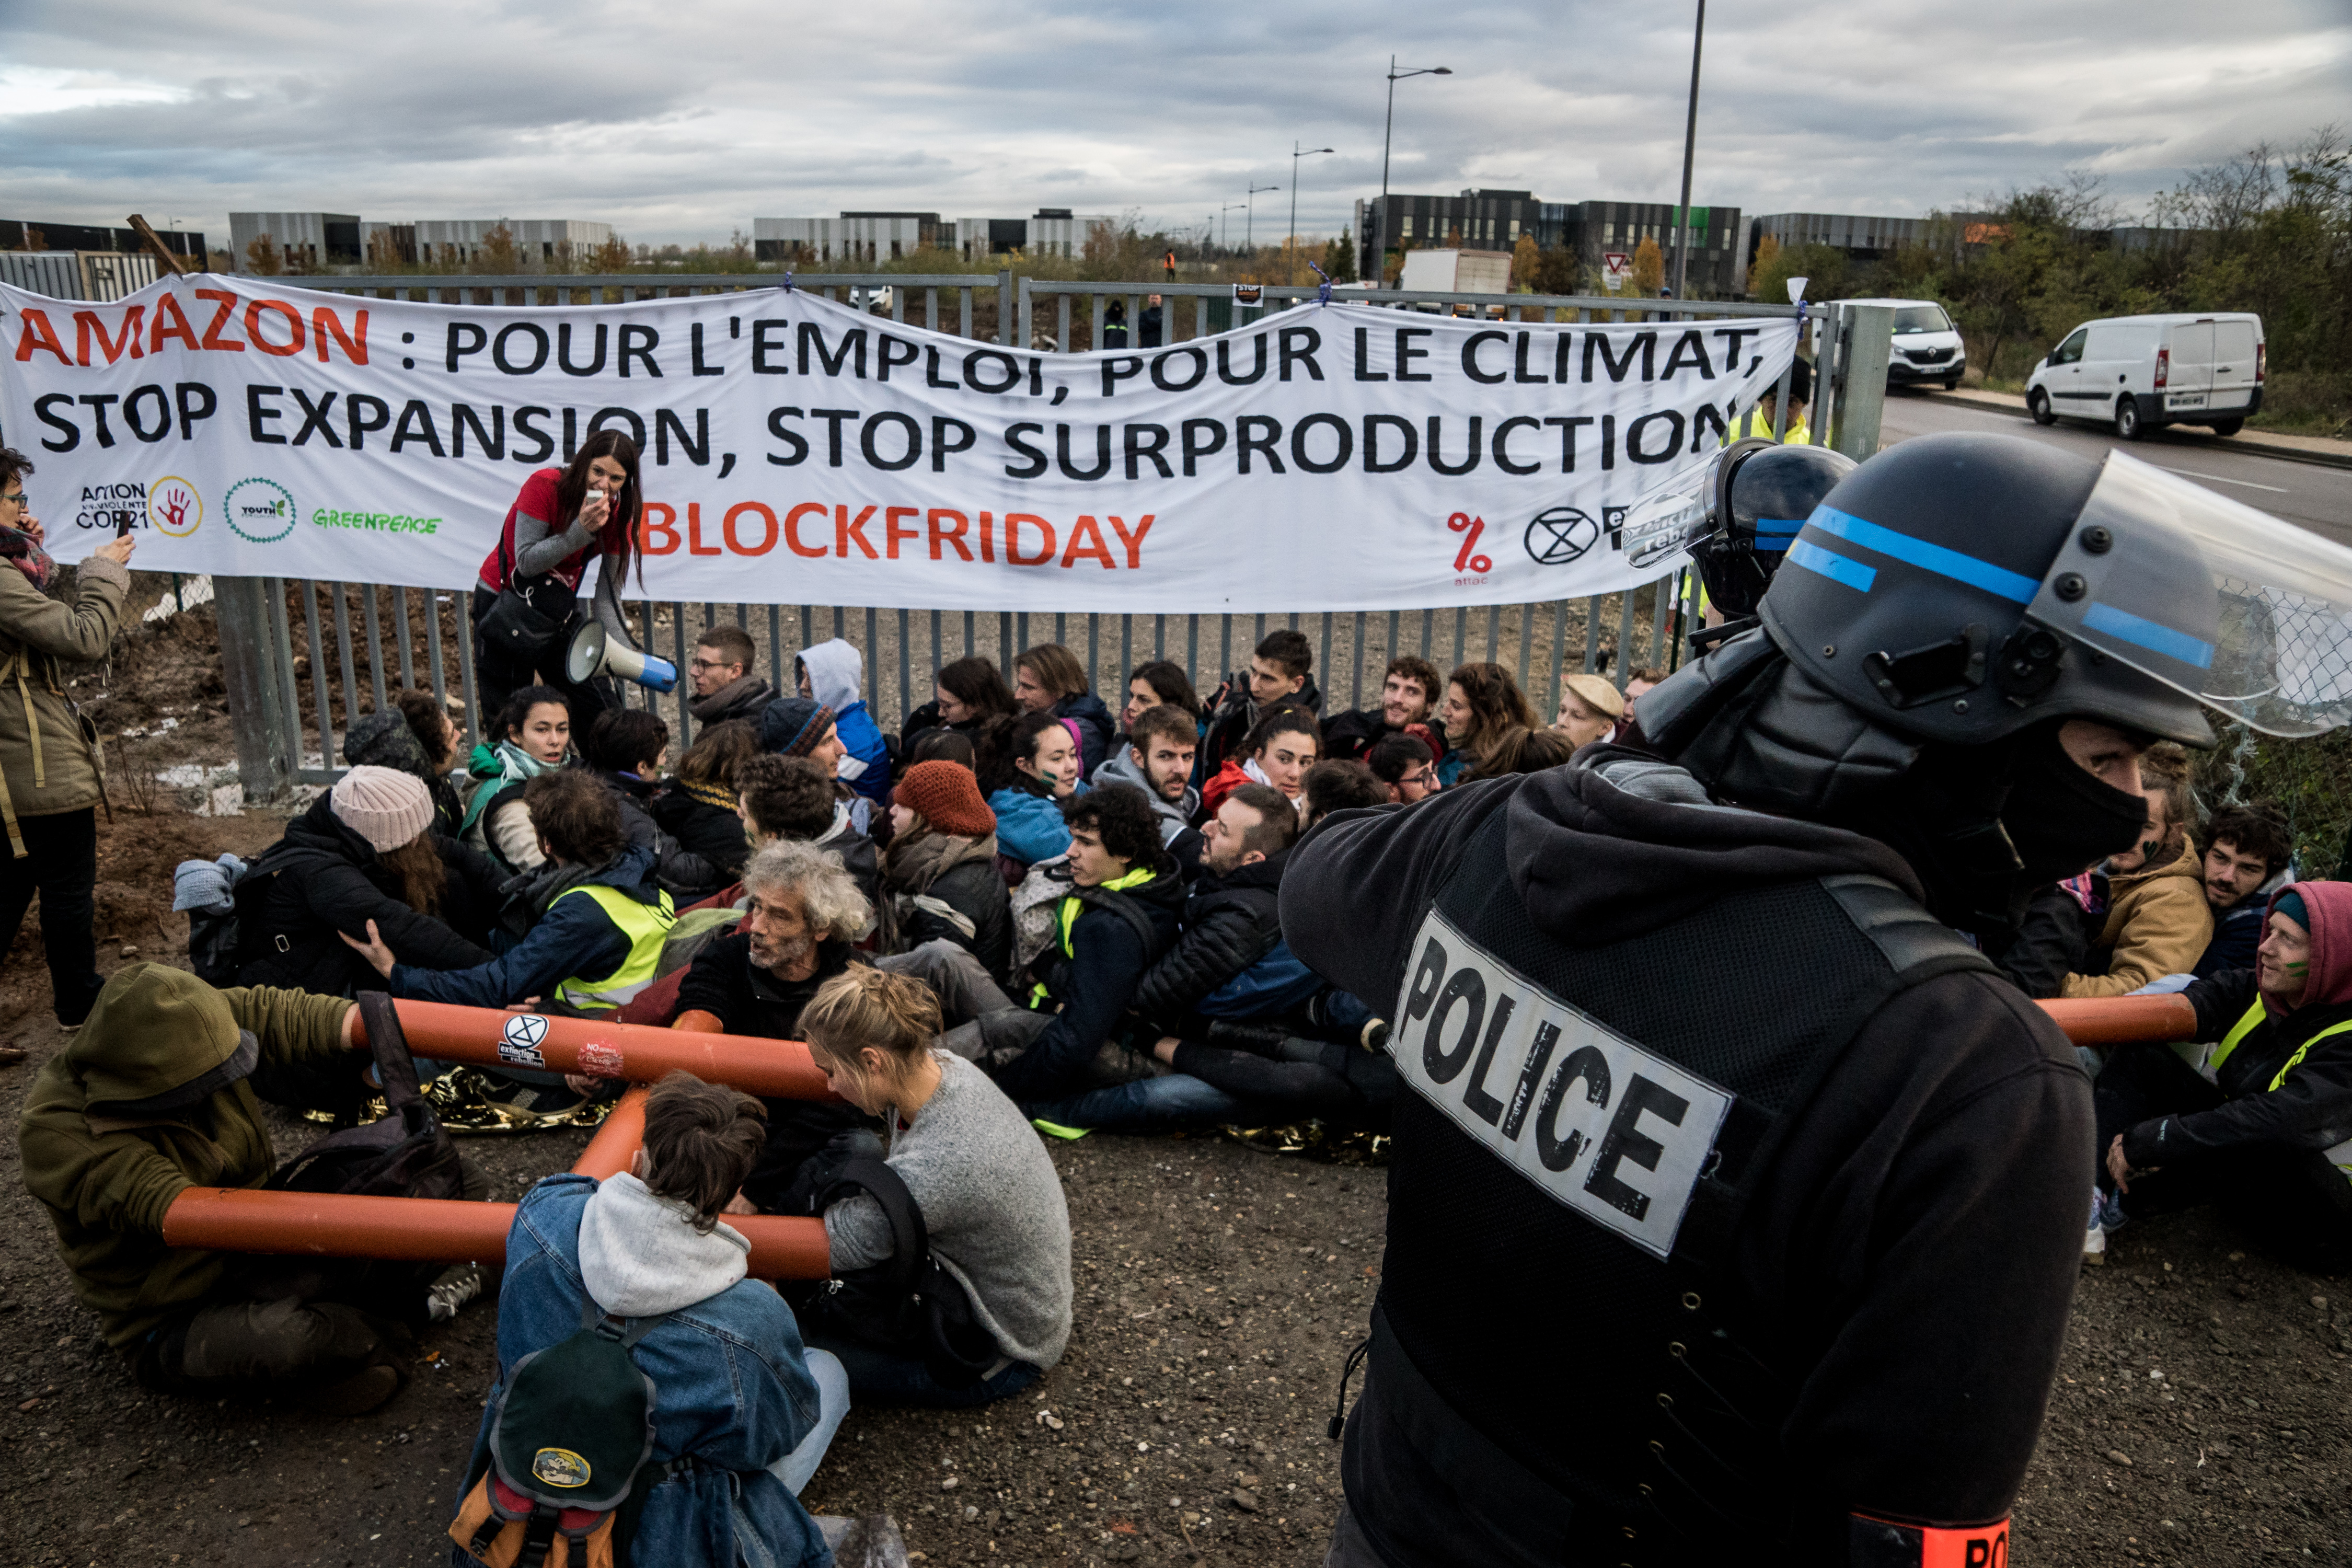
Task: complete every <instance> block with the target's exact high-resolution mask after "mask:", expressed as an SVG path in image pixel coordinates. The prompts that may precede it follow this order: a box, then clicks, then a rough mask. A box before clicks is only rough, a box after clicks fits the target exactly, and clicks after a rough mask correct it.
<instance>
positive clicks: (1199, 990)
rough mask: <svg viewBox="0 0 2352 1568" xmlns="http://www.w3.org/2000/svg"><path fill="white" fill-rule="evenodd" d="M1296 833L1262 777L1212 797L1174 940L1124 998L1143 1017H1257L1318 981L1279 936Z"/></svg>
mask: <svg viewBox="0 0 2352 1568" xmlns="http://www.w3.org/2000/svg"><path fill="white" fill-rule="evenodd" d="M1321 765H1323V764H1318V767H1319V766H1321ZM1334 765H1339V764H1334ZM1352 765H1354V766H1357V767H1361V766H1362V765H1363V764H1362V763H1355V764H1352ZM1298 834H1299V826H1298V814H1297V812H1296V811H1294V810H1292V809H1291V805H1290V802H1289V801H1288V800H1286V799H1285V798H1284V796H1283V794H1282V792H1281V791H1280V790H1277V789H1273V788H1270V787H1269V786H1267V785H1265V784H1243V785H1241V786H1240V787H1238V788H1237V789H1235V790H1234V792H1233V793H1232V794H1231V795H1227V796H1226V797H1225V798H1224V800H1223V803H1222V804H1221V805H1218V807H1217V812H1216V815H1215V816H1212V817H1211V818H1210V819H1209V821H1208V824H1207V826H1206V827H1205V828H1204V829H1203V831H1202V839H1203V847H1202V854H1201V876H1200V878H1199V879H1198V880H1196V881H1195V882H1194V883H1193V884H1192V891H1191V892H1190V893H1188V894H1187V895H1186V896H1185V899H1184V906H1183V910H1182V913H1181V918H1180V922H1179V931H1178V935H1177V937H1176V941H1175V942H1174V943H1173V945H1171V947H1170V948H1169V949H1168V951H1167V952H1164V953H1162V954H1160V957H1158V958H1157V959H1155V960H1153V961H1152V964H1151V967H1150V968H1149V969H1147V970H1146V971H1144V973H1143V976H1142V978H1141V979H1139V981H1137V982H1136V984H1135V995H1134V999H1133V1000H1132V1002H1130V1004H1129V1005H1130V1006H1131V1007H1132V1008H1133V1009H1134V1011H1135V1014H1136V1016H1138V1017H1139V1018H1140V1019H1142V1020H1143V1022H1144V1023H1145V1024H1146V1026H1149V1027H1150V1028H1151V1029H1152V1030H1154V1031H1155V1032H1157V1033H1160V1034H1163V1035H1173V1034H1181V1033H1185V1032H1188V1031H1190V1032H1193V1033H1197V1032H1198V1030H1197V1028H1196V1027H1195V1024H1196V1017H1195V1015H1198V1016H1200V1017H1208V1018H1258V1017H1266V1016H1272V1015H1275V1014H1278V1013H1280V1012H1282V1011H1283V1010H1284V1009H1286V1008H1287V1007H1289V1006H1291V1005H1294V1004H1296V1003H1298V1002H1301V1001H1304V1000H1305V999H1306V998H1307V996H1308V995H1310V994H1313V993H1314V992H1316V991H1318V990H1320V989H1321V988H1322V984H1323V983H1322V981H1321V980H1320V979H1318V977H1317V976H1316V975H1315V974H1314V973H1312V972H1310V971H1309V970H1307V968H1306V966H1305V965H1303V964H1301V963H1298V961H1297V959H1294V958H1292V957H1291V956H1290V950H1289V949H1288V948H1287V947H1285V946H1284V945H1283V942H1282V910H1281V900H1282V868H1283V867H1284V866H1285V865H1286V863H1287V862H1288V860H1289V858H1290V846H1291V844H1292V842H1293V841H1294V840H1295V839H1297V837H1298Z"/></svg>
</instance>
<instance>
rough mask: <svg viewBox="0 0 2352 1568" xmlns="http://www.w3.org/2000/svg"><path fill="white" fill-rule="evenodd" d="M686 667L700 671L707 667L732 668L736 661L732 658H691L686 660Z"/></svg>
mask: <svg viewBox="0 0 2352 1568" xmlns="http://www.w3.org/2000/svg"><path fill="white" fill-rule="evenodd" d="M686 668H688V669H691V670H694V671H696V672H697V673H699V672H701V671H703V670H706V669H732V668H735V662H734V660H732V659H715V658H689V659H688V660H687V661H686Z"/></svg>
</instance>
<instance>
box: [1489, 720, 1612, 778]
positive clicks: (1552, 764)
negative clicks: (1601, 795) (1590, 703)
mask: <svg viewBox="0 0 2352 1568" xmlns="http://www.w3.org/2000/svg"><path fill="white" fill-rule="evenodd" d="M1601 733H1602V734H1603V735H1604V736H1605V735H1606V734H1607V733H1608V725H1607V724H1606V723H1605V722H1604V723H1603V724H1602V726H1601ZM1576 752H1577V746H1576V742H1574V741H1572V740H1571V739H1570V737H1568V736H1567V735H1564V734H1562V733H1561V732H1560V731H1558V730H1522V729H1520V728H1519V727H1518V726H1517V725H1516V724H1515V725H1513V726H1512V727H1511V728H1509V729H1507V730H1506V731H1503V733H1502V734H1501V736H1500V737H1498V738H1497V739H1496V742H1495V746H1494V749H1493V750H1492V751H1490V752H1487V754H1486V761H1485V762H1483V763H1479V764H1478V765H1477V766H1476V767H1475V768H1473V769H1471V770H1470V772H1469V773H1468V774H1467V775H1466V776H1465V778H1464V780H1463V782H1464V783H1465V784H1475V783H1476V782H1478V781H1479V780H1480V779H1498V778H1501V777H1503V776H1504V775H1505V774H1506V773H1541V772H1543V770H1544V769H1546V768H1557V767H1560V766H1563V765H1564V764H1566V763H1569V762H1570V761H1572V760H1574V758H1575V756H1576Z"/></svg>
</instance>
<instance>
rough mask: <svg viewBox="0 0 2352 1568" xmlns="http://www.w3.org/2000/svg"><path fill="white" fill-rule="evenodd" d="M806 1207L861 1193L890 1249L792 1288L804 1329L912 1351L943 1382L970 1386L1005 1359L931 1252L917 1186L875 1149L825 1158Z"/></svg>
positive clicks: (818, 1209)
mask: <svg viewBox="0 0 2352 1568" xmlns="http://www.w3.org/2000/svg"><path fill="white" fill-rule="evenodd" d="M809 1186H810V1187H812V1188H813V1189H814V1196H813V1197H812V1198H810V1199H809V1200H808V1202H807V1208H806V1212H808V1213H810V1214H819V1215H821V1214H823V1213H824V1211H825V1210H826V1209H828V1208H830V1207H832V1206H833V1205H835V1204H837V1203H839V1202H840V1201H841V1200H842V1199H844V1198H845V1197H849V1196H851V1195H853V1194H857V1193H864V1194H866V1196H868V1197H870V1198H872V1199H873V1200H874V1201H875V1202H876V1203H877V1204H879V1205H882V1213H883V1215H885V1216H886V1217H887V1219H888V1220H889V1222H890V1256H889V1257H888V1258H884V1259H883V1260H882V1261H881V1262H879V1263H876V1264H872V1265H869V1266H868V1267H866V1268H853V1269H851V1270H850V1271H848V1272H847V1273H845V1274H843V1275H841V1276H839V1277H838V1278H836V1279H824V1280H818V1281H814V1282H813V1284H811V1285H808V1286H803V1287H800V1288H797V1289H795V1290H794V1291H793V1297H794V1300H793V1308H794V1310H796V1311H797V1312H798V1313H799V1315H800V1320H801V1332H802V1334H803V1337H807V1336H809V1335H811V1334H815V1335H818V1336H821V1337H824V1338H829V1339H837V1340H849V1341H853V1342H856V1343H858V1344H864V1345H871V1346H873V1347H874V1348H875V1349H876V1350H879V1351H887V1352H890V1353H891V1354H893V1355H901V1356H911V1357H914V1358H916V1359H918V1360H919V1361H921V1362H922V1363H924V1364H925V1365H927V1366H929V1368H930V1372H931V1375H932V1376H933V1377H935V1378H937V1379H938V1380H939V1381H940V1384H941V1385H942V1386H944V1387H948V1388H971V1387H972V1386H974V1385H976V1384H979V1383H980V1382H981V1381H982V1379H983V1378H985V1377H986V1376H987V1375H988V1369H989V1368H991V1367H992V1366H994V1365H995V1364H996V1363H998V1362H1000V1361H1003V1359H1004V1352H1003V1351H1002V1350H1000V1349H999V1348H998V1346H997V1343H996V1337H995V1336H994V1335H993V1334H992V1333H990V1332H989V1331H988V1329H987V1328H986V1326H985V1325H983V1324H982V1322H981V1321H980V1320H979V1318H978V1316H977V1315H976V1314H974V1312H973V1311H972V1310H971V1294H970V1293H969V1292H967V1291H966V1290H965V1289H964V1288H963V1282H962V1281H961V1280H960V1279H957V1278H956V1277H955V1276H954V1275H952V1274H950V1273H949V1272H948V1271H947V1270H946V1269H945V1268H941V1267H940V1260H939V1259H938V1258H934V1257H932V1256H931V1241H930V1232H929V1229H928V1228H927V1227H926V1226H924V1224H923V1211H922V1209H921V1208H920V1207H919V1205H917V1204H916V1202H915V1194H912V1193H910V1192H908V1190H907V1184H906V1183H905V1181H903V1180H901V1179H900V1177H899V1175H898V1172H896V1171H894V1170H892V1169H891V1168H890V1166H889V1163H887V1161H885V1160H883V1159H882V1158H880V1157H879V1156H878V1155H874V1154H852V1155H849V1156H848V1157H846V1158H840V1159H833V1160H829V1161H827V1162H826V1163H824V1168H823V1169H822V1171H821V1172H820V1173H816V1175H815V1179H814V1181H813V1182H812V1183H810V1184H809Z"/></svg>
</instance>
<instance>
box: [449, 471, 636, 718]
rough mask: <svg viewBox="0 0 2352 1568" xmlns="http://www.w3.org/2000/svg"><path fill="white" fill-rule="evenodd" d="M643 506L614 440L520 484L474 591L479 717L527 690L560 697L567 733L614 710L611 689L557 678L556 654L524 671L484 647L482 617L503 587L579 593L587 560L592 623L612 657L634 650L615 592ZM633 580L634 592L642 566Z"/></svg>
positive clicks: (604, 683)
mask: <svg viewBox="0 0 2352 1568" xmlns="http://www.w3.org/2000/svg"><path fill="white" fill-rule="evenodd" d="M641 506H642V500H641V497H640V494H639V489H638V484H637V444H636V443H635V441H633V440H631V439H630V438H629V437H627V436H626V435H625V434H624V433H622V432H621V431H618V430H599V431H597V432H595V433H594V434H593V435H591V436H590V437H588V439H587V440H586V441H584V442H583V443H582V444H581V447H580V451H579V455H578V456H576V457H574V458H572V461H571V463H570V464H569V465H568V466H566V467H564V468H541V469H540V470H538V471H537V472H536V473H534V474H532V475H531V476H530V478H529V479H525V480H524V481H523V483H522V491H521V493H520V494H519V495H517V496H516V497H515V502H514V505H513V506H511V507H509V508H508V509H507V520H506V524H505V526H504V527H503V528H502V529H500V530H499V542H498V545H497V547H496V548H495V549H493V550H492V551H491V552H490V553H489V556H488V559H487V560H485V561H484V562H483V563H482V570H481V574H480V575H479V577H478V579H477V580H476V582H475V584H474V605H473V625H474V680H475V685H476V686H477V688H478V690H479V692H480V697H481V705H482V711H483V712H485V713H498V712H500V711H502V710H504V708H505V704H506V700H507V698H508V697H509V695H510V694H511V693H513V692H514V691H516V690H517V689H520V688H522V687H525V686H532V685H541V686H552V687H554V688H555V689H557V690H559V691H561V692H562V693H563V694H564V696H565V697H566V698H567V699H568V700H570V702H571V705H572V727H573V728H574V729H575V730H583V729H585V728H586V726H587V724H588V722H589V721H591V720H593V718H594V717H595V716H596V715H597V714H598V713H599V712H601V711H603V710H604V709H606V708H611V707H616V706H618V704H617V703H616V702H614V700H613V698H612V694H611V683H610V682H609V681H608V680H606V679H603V678H601V677H600V678H598V679H594V680H591V681H588V682H586V683H584V684H580V685H575V684H573V683H572V680H571V679H569V678H568V677H567V676H566V675H565V673H564V669H563V657H562V650H561V649H560V648H559V649H558V650H557V652H556V653H555V654H554V655H553V656H552V657H551V658H549V659H547V660H546V661H545V664H544V665H543V666H542V667H541V668H538V669H536V670H534V669H533V668H532V667H531V664H530V662H529V661H525V660H518V659H516V658H514V657H513V656H512V655H511V654H510V653H509V651H508V650H507V649H505V648H503V647H494V646H491V645H489V644H487V643H486V642H485V641H484V640H483V637H482V632H481V626H482V617H483V616H486V615H488V614H489V611H490V606H491V605H494V604H496V603H498V598H499V594H500V593H502V592H503V591H504V590H505V588H506V586H507V584H508V583H509V582H510V581H524V582H527V581H529V580H530V579H531V578H534V577H540V576H542V575H546V576H551V577H553V578H554V579H555V580H556V581H557V582H559V583H561V584H562V585H563V586H564V587H566V588H569V589H571V590H572V592H573V593H575V594H576V593H578V592H579V589H580V580H581V578H583V576H585V575H586V574H587V572H588V563H589V561H590V559H591V558H592V557H593V558H596V559H599V560H601V561H602V562H603V563H604V564H603V566H602V567H601V569H600V570H599V571H598V572H597V574H596V596H595V599H594V601H593V604H592V605H590V606H589V608H590V613H591V614H593V616H595V617H596V618H597V619H598V620H599V621H601V622H603V623H604V632H605V635H606V637H609V638H611V639H612V640H613V641H614V643H616V644H617V645H618V646H620V647H635V646H636V643H635V639H634V638H632V637H630V636H629V623H628V617H627V616H625V615H624V614H623V612H622V609H621V584H622V583H623V581H624V580H625V579H626V578H627V576H628V574H629V559H630V556H631V554H632V553H633V550H632V546H633V542H634V541H635V536H636V523H637V517H638V513H639V510H640V509H641ZM638 572H639V577H640V581H641V582H642V579H643V573H644V568H643V566H640V567H639V568H638Z"/></svg>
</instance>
